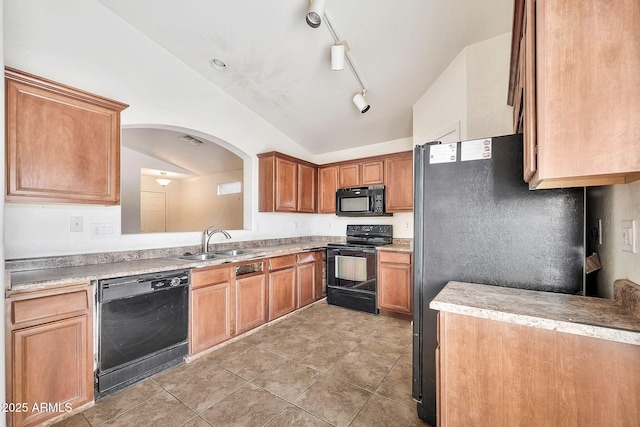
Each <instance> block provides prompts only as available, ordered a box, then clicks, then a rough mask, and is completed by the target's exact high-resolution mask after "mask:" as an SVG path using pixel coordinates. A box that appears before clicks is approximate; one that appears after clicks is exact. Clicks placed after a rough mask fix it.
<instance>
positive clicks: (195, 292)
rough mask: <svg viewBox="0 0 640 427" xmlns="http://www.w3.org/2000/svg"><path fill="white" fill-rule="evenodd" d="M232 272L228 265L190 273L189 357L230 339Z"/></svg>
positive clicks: (231, 323)
mask: <svg viewBox="0 0 640 427" xmlns="http://www.w3.org/2000/svg"><path fill="white" fill-rule="evenodd" d="M232 278H233V269H232V268H230V267H228V266H223V267H208V268H196V269H193V270H191V301H190V304H189V307H190V315H189V318H190V325H191V328H190V331H189V354H191V355H193V354H196V353H199V352H201V351H203V350H206V349H208V348H211V347H213V346H214V345H216V344H219V343H221V342H223V341H226V340H228V339H229V338H231V336H232V335H233V332H234V304H233V301H234V292H233V291H234V287H233V286H232V285H231V281H232Z"/></svg>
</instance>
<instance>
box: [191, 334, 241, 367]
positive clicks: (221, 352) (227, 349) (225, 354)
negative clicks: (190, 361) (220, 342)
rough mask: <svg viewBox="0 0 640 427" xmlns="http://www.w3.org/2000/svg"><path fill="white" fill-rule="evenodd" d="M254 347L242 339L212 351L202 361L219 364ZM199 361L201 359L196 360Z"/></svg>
mask: <svg viewBox="0 0 640 427" xmlns="http://www.w3.org/2000/svg"><path fill="white" fill-rule="evenodd" d="M252 347H253V346H252V345H251V343H250V342H249V341H247V340H246V339H242V340H238V341H234V342H232V343H230V344H228V345H225V346H223V347H220V348H219V349H217V350H214V351H212V352H211V353H209V354H207V355H206V356H205V357H203V358H201V359H205V360H208V361H209V362H214V363H219V362H220V361H221V360H227V359H230V358H233V357H238V356H239V355H241V354H242V353H244V352H246V351H248V350H249V349H251V348H252ZM198 360H200V359H196V361H198Z"/></svg>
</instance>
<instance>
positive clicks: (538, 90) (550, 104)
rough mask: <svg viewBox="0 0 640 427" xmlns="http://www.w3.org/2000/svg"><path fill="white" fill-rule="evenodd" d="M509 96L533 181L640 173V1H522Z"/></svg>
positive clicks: (556, 183) (610, 178) (588, 182)
mask: <svg viewBox="0 0 640 427" xmlns="http://www.w3.org/2000/svg"><path fill="white" fill-rule="evenodd" d="M514 13H515V16H514V28H513V33H512V34H513V36H512V37H513V40H512V44H511V72H510V83H509V100H508V101H509V104H510V105H513V106H514V129H515V130H516V131H520V130H522V132H523V136H524V144H525V155H524V159H523V161H524V179H525V181H527V182H528V183H529V187H530V188H531V189H536V188H538V189H541V188H557V187H580V186H592V185H607V184H617V183H627V182H631V181H635V180H638V179H640V145H638V144H637V140H638V135H640V121H638V119H637V118H638V117H639V116H640V84H638V82H639V81H640V32H638V31H637V28H638V22H637V16H638V15H639V14H640V3H639V2H638V1H637V0H620V1H618V2H610V1H604V0H594V1H590V2H589V7H585V5H584V4H583V3H581V2H571V3H569V4H565V3H564V2H557V1H546V0H537V1H534V0H516V2H515V9H514Z"/></svg>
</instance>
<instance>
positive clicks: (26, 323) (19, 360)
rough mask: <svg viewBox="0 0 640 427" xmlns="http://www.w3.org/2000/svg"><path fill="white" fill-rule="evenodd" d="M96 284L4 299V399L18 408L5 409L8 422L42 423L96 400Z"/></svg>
mask: <svg viewBox="0 0 640 427" xmlns="http://www.w3.org/2000/svg"><path fill="white" fill-rule="evenodd" d="M92 289H93V288H92V287H91V286H89V284H88V283H82V284H79V285H74V286H69V287H65V288H61V289H55V290H49V291H36V292H30V293H25V294H20V295H15V296H11V297H10V298H9V299H8V300H6V311H7V319H9V321H8V322H7V324H6V328H7V336H6V339H7V347H6V352H7V357H6V367H7V400H6V401H7V403H8V404H13V405H14V409H18V410H15V411H9V412H7V425H10V426H30V425H36V424H40V423H44V422H46V421H47V420H49V419H51V418H54V417H57V416H59V415H61V414H64V413H66V412H68V411H69V410H71V409H78V408H79V407H81V406H82V405H85V404H87V403H89V402H91V401H93V291H92ZM42 404H47V405H48V406H47V408H45V409H44V410H38V408H41V405H42ZM16 405H18V406H16Z"/></svg>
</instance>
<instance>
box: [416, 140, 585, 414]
mask: <svg viewBox="0 0 640 427" xmlns="http://www.w3.org/2000/svg"><path fill="white" fill-rule="evenodd" d="M522 149H523V148H522V135H507V136H500V137H494V138H484V139H478V140H473V141H463V142H457V143H452V144H446V143H440V142H433V143H428V144H424V145H419V146H416V147H415V153H414V163H415V170H414V178H415V186H414V191H415V195H414V240H413V244H414V254H415V266H414V310H413V312H414V314H413V316H414V319H413V320H414V322H413V390H412V392H413V398H414V399H415V400H416V401H417V410H418V415H419V417H420V418H421V419H423V420H424V421H426V422H428V423H429V424H431V425H433V426H435V425H436V365H435V363H436V361H435V350H436V347H437V336H436V319H437V312H436V311H434V310H431V309H429V302H430V301H431V300H432V299H433V298H434V297H435V296H436V295H437V294H438V292H440V290H441V289H442V288H443V287H444V286H445V285H446V283H447V282H449V281H451V280H456V281H461V282H472V283H482V284H487V285H496V286H507V287H516V288H522V289H532V290H540V291H550V292H561V293H569V294H582V293H583V286H584V272H583V271H584V268H583V265H584V257H585V254H584V238H585V237H584V236H585V233H584V223H585V221H584V211H585V209H584V206H585V205H584V203H585V202H584V200H585V191H584V188H572V189H553V190H535V191H530V190H529V187H528V184H526V183H525V182H524V180H523V173H522V172H523V166H522V163H523V160H522Z"/></svg>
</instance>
